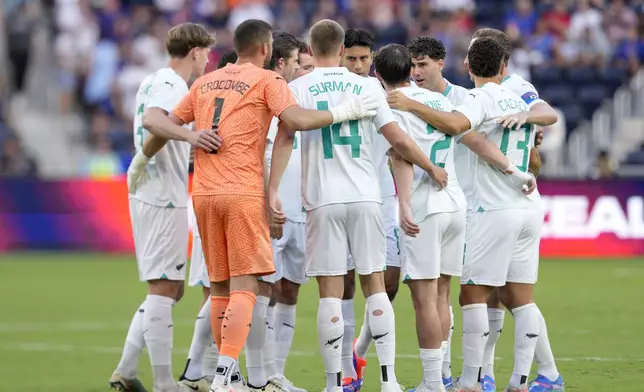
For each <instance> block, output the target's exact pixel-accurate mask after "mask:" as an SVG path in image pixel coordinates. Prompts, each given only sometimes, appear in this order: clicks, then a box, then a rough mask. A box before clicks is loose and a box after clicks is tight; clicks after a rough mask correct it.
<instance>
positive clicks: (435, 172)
mask: <svg viewBox="0 0 644 392" xmlns="http://www.w3.org/2000/svg"><path fill="white" fill-rule="evenodd" d="M427 174H429V176H430V177H431V178H432V180H434V181H436V186H437V187H438V189H443V188H445V187H446V186H447V179H448V175H447V171H446V170H445V169H443V168H442V167H440V166H436V165H432V167H431V169H430V170H429V171H428V172H427Z"/></svg>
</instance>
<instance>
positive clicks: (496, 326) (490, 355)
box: [482, 308, 505, 378]
mask: <svg viewBox="0 0 644 392" xmlns="http://www.w3.org/2000/svg"><path fill="white" fill-rule="evenodd" d="M487 318H488V324H489V328H490V335H489V336H488V338H487V342H486V343H485V350H484V351H483V369H482V374H483V375H486V376H490V377H492V378H494V354H495V351H496V342H497V341H498V340H499V336H501V331H502V330H503V321H504V320H505V310H504V309H496V308H488V309H487Z"/></svg>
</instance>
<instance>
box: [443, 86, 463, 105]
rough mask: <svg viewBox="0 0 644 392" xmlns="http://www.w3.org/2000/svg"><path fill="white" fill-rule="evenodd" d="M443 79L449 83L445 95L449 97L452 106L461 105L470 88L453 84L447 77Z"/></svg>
mask: <svg viewBox="0 0 644 392" xmlns="http://www.w3.org/2000/svg"><path fill="white" fill-rule="evenodd" d="M443 80H445V83H447V87H445V90H444V91H443V96H444V97H445V98H447V100H448V101H449V102H450V103H451V104H452V106H458V105H460V104H461V102H463V100H464V99H465V97H466V96H467V92H468V91H470V90H468V89H466V88H465V87H461V86H457V85H455V84H452V83H450V82H449V80H447V79H443Z"/></svg>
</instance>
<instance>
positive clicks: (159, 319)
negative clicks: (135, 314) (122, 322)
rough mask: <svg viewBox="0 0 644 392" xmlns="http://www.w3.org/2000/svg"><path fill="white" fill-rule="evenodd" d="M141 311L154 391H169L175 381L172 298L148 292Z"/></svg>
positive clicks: (174, 384) (173, 386)
mask: <svg viewBox="0 0 644 392" xmlns="http://www.w3.org/2000/svg"><path fill="white" fill-rule="evenodd" d="M145 302H146V303H145V312H144V313H143V315H144V317H143V329H144V331H145V333H144V334H143V338H144V339H145V344H146V346H147V347H148V353H149V354H150V364H151V365H152V373H153V376H154V390H155V391H160V392H161V391H163V392H165V391H169V390H171V389H172V388H175V386H176V383H175V381H174V376H173V375H172V339H173V332H174V327H173V324H172V305H173V304H174V300H173V299H172V298H169V297H164V296H161V295H152V294H148V296H147V299H146V301H145Z"/></svg>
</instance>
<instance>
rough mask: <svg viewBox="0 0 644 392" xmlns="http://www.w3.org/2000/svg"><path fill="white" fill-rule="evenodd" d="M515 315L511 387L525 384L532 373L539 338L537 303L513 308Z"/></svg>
mask: <svg viewBox="0 0 644 392" xmlns="http://www.w3.org/2000/svg"><path fill="white" fill-rule="evenodd" d="M512 316H514V370H513V371H512V377H511V378H510V387H514V388H516V387H519V386H520V385H521V384H525V383H526V381H527V380H528V375H530V367H531V366H532V359H533V358H534V351H535V347H536V346H537V339H538V338H539V311H538V309H537V305H535V304H533V303H532V304H527V305H523V306H519V307H518V308H514V309H512Z"/></svg>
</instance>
